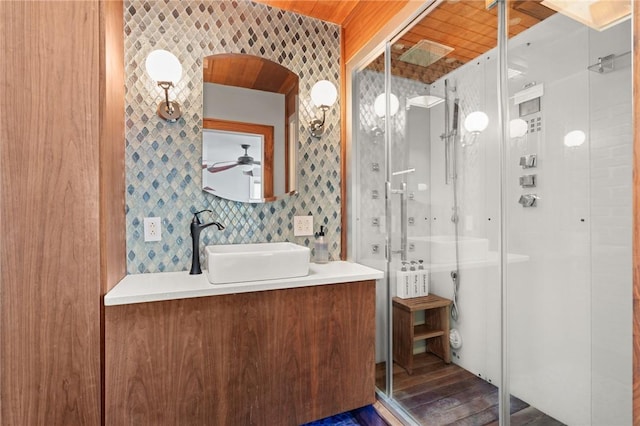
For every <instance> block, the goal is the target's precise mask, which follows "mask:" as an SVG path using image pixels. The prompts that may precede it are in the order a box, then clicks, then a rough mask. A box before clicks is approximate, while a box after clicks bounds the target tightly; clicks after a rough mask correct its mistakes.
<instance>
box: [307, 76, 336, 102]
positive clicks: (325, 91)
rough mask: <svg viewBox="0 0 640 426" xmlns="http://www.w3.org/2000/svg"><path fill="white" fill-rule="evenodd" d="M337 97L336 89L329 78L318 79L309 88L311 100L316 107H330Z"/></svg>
mask: <svg viewBox="0 0 640 426" xmlns="http://www.w3.org/2000/svg"><path fill="white" fill-rule="evenodd" d="M336 99H338V90H336V86H334V85H333V83H332V82H330V81H329V80H320V81H318V82H317V83H316V84H314V85H313V87H312V88H311V100H312V101H313V103H314V105H315V106H317V107H330V106H331V105H333V104H334V103H335V102H336Z"/></svg>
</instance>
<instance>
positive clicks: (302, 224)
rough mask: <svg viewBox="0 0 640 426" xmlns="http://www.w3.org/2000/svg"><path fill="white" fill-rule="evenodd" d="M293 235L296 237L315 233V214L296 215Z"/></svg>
mask: <svg viewBox="0 0 640 426" xmlns="http://www.w3.org/2000/svg"><path fill="white" fill-rule="evenodd" d="M293 235H294V236H295V237H304V236H307V235H313V216H311V215H309V216H294V217H293Z"/></svg>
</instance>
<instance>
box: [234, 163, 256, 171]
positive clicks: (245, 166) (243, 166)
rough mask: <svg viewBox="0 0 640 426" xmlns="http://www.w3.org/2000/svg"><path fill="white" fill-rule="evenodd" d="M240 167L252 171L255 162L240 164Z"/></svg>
mask: <svg viewBox="0 0 640 426" xmlns="http://www.w3.org/2000/svg"><path fill="white" fill-rule="evenodd" d="M238 167H239V168H240V170H242V171H243V172H250V171H251V170H253V164H240V165H239V166H238Z"/></svg>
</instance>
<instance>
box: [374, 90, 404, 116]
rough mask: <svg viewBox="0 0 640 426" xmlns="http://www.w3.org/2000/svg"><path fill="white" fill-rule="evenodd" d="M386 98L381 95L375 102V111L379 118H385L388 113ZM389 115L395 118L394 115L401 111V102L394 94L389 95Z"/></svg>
mask: <svg viewBox="0 0 640 426" xmlns="http://www.w3.org/2000/svg"><path fill="white" fill-rule="evenodd" d="M386 102H387V101H386V98H385V96H384V93H383V94H381V95H378V97H377V98H376V100H375V101H374V102H373V111H374V112H375V113H376V115H377V116H378V117H384V116H385V113H386V109H387V105H386ZM389 103H390V105H389V108H390V110H389V114H391V116H392V117H393V116H394V115H396V113H397V112H398V109H400V101H398V97H397V96H396V95H394V94H393V93H391V94H390V95H389Z"/></svg>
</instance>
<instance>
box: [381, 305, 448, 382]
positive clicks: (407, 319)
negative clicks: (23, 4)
mask: <svg viewBox="0 0 640 426" xmlns="http://www.w3.org/2000/svg"><path fill="white" fill-rule="evenodd" d="M450 310H451V300H449V299H445V298H443V297H440V296H436V295H429V296H424V297H414V298H411V299H401V298H399V297H394V298H393V360H394V361H395V362H396V363H397V364H398V365H399V366H401V367H402V368H404V369H405V370H407V373H409V374H413V344H414V343H415V342H417V341H419V340H426V341H427V351H428V352H431V353H433V354H434V355H437V356H438V357H440V358H442V360H443V361H444V362H445V363H447V364H449V363H450V362H451V350H450V348H449V315H450ZM417 311H424V320H425V322H424V324H419V325H415V323H414V317H415V315H414V314H415V312H417Z"/></svg>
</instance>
